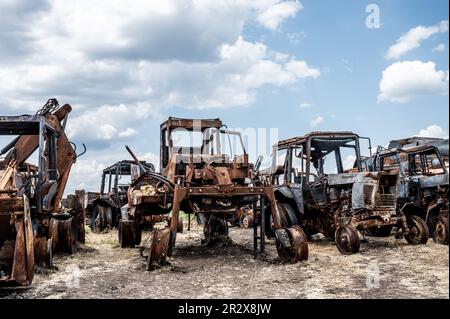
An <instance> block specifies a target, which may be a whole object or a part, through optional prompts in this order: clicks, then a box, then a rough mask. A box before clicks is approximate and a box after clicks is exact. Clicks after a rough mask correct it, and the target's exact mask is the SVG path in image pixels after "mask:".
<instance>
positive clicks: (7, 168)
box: [0, 99, 84, 286]
mask: <svg viewBox="0 0 450 319" xmlns="http://www.w3.org/2000/svg"><path fill="white" fill-rule="evenodd" d="M70 111H71V107H70V105H68V104H65V105H64V106H62V107H59V104H58V102H57V101H56V99H50V100H49V101H48V102H47V103H46V105H45V106H44V107H43V108H42V109H41V110H40V111H39V112H37V113H36V115H22V116H0V134H1V135H9V136H11V135H12V136H15V138H14V139H13V140H12V141H11V142H10V143H9V144H8V145H7V146H6V147H4V148H3V149H2V150H1V154H0V155H3V154H6V156H5V157H4V158H3V159H1V160H0V274H1V276H0V285H5V286H14V285H30V284H31V282H32V280H33V275H34V266H35V265H40V266H48V267H51V266H52V256H53V253H56V252H65V253H74V252H75V251H76V249H77V241H78V240H79V238H78V234H79V227H78V223H77V220H83V219H84V216H78V215H79V214H80V213H81V214H82V211H77V210H68V211H62V210H61V206H60V202H61V198H62V195H63V193H64V189H65V186H66V182H67V179H68V178H69V173H70V169H71V166H72V164H73V163H74V162H75V160H76V158H77V155H76V153H75V151H76V150H75V149H74V145H73V144H71V143H70V142H69V140H68V139H67V136H66V134H65V132H64V128H65V125H66V122H67V117H68V115H69V113H70ZM36 150H37V155H38V156H37V161H38V163H37V166H34V165H31V164H27V163H26V160H28V159H29V158H30V157H31V156H32V154H34V153H35V151H36ZM76 206H77V205H76ZM83 227H84V225H83Z"/></svg>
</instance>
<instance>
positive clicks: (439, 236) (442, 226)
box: [433, 217, 448, 245]
mask: <svg viewBox="0 0 450 319" xmlns="http://www.w3.org/2000/svg"><path fill="white" fill-rule="evenodd" d="M433 240H434V241H435V242H436V243H438V244H442V245H448V218H447V217H440V218H439V220H438V221H437V223H436V227H435V229H434V235H433Z"/></svg>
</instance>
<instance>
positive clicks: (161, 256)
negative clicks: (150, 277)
mask: <svg viewBox="0 0 450 319" xmlns="http://www.w3.org/2000/svg"><path fill="white" fill-rule="evenodd" d="M151 236H152V243H151V245H150V255H149V256H148V257H147V270H155V269H156V268H157V267H159V266H162V265H164V264H165V263H166V259H167V256H168V250H169V238H170V231H169V230H168V229H162V230H159V229H156V230H154V231H153V233H152V235H151Z"/></svg>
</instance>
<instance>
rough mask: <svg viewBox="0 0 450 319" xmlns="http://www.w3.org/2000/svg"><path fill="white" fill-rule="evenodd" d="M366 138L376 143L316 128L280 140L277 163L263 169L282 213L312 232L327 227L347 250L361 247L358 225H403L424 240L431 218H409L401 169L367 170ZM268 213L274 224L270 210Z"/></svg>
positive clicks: (414, 240) (412, 237)
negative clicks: (401, 203) (400, 198)
mask: <svg viewBox="0 0 450 319" xmlns="http://www.w3.org/2000/svg"><path fill="white" fill-rule="evenodd" d="M362 139H365V140H367V141H368V142H369V148H370V139H368V138H363V137H359V136H358V135H357V134H354V133H352V132H312V133H309V134H307V135H305V136H301V137H294V138H290V139H286V140H282V141H279V142H278V144H276V145H275V146H274V152H273V155H272V164H271V167H270V168H269V169H266V170H265V171H264V172H262V173H263V174H265V175H266V176H267V178H269V179H270V182H271V183H272V184H273V187H274V192H275V196H276V199H277V205H278V208H279V210H280V211H281V212H282V214H281V216H282V217H283V218H284V219H285V222H286V223H287V224H288V225H296V224H298V225H300V226H301V227H302V228H303V229H304V230H305V232H306V234H307V235H308V236H312V235H314V234H317V233H322V234H323V235H324V236H325V237H327V238H331V239H334V240H335V243H336V246H337V248H338V249H339V251H340V252H341V253H342V254H352V253H356V252H358V251H359V247H360V237H359V233H358V231H359V232H360V233H362V234H363V235H364V232H365V231H367V230H371V229H378V228H380V227H391V226H398V227H399V229H401V230H402V233H401V234H402V235H403V236H404V237H405V238H406V240H407V241H408V242H409V243H411V244H418V243H422V242H423V238H425V237H426V236H427V227H426V224H425V222H424V221H423V220H422V219H420V218H418V217H415V216H411V218H409V219H407V217H406V216H405V215H404V214H403V213H402V212H401V211H400V210H398V209H397V206H396V185H397V178H398V174H396V173H389V172H386V171H374V172H364V168H363V161H362V158H361V151H360V141H361V140H362ZM355 159H356V161H355ZM354 162H355V163H356V164H355V167H353V163H354ZM345 164H346V165H347V166H348V167H345ZM266 218H267V220H266V225H267V226H269V225H270V224H271V223H272V221H271V220H270V214H266ZM266 228H268V230H269V231H270V226H269V227H266Z"/></svg>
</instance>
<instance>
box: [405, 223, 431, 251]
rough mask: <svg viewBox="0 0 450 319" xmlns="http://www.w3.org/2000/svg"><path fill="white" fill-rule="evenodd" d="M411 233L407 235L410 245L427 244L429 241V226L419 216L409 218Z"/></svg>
mask: <svg viewBox="0 0 450 319" xmlns="http://www.w3.org/2000/svg"><path fill="white" fill-rule="evenodd" d="M407 223H408V228H409V233H408V234H407V235H406V236H405V239H406V241H407V242H408V244H410V245H421V244H426V243H427V241H428V236H429V233H428V226H427V224H426V223H425V221H424V220H423V219H422V218H420V217H419V216H411V217H409V218H408V220H407Z"/></svg>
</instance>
